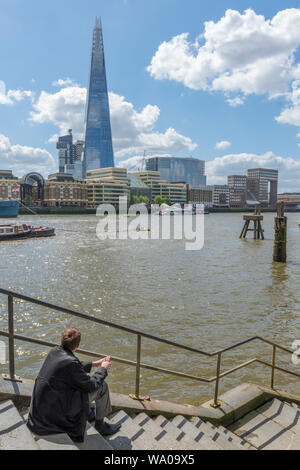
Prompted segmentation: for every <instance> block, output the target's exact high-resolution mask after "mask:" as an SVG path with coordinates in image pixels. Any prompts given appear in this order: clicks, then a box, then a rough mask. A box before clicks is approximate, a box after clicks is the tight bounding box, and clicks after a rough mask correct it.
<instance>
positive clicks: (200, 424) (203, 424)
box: [191, 417, 253, 450]
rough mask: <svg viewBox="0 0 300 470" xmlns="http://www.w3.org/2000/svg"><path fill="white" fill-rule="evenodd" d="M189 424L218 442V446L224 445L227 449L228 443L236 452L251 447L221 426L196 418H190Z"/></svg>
mask: <svg viewBox="0 0 300 470" xmlns="http://www.w3.org/2000/svg"><path fill="white" fill-rule="evenodd" d="M191 422H192V424H194V425H195V426H196V428H197V429H201V430H202V431H204V430H206V432H207V434H208V435H209V436H211V437H212V438H213V439H214V440H215V441H217V442H219V443H220V445H222V443H224V445H225V446H227V447H228V442H229V445H231V444H233V446H234V448H235V450H237V449H236V447H238V450H247V449H250V448H251V447H253V446H251V444H249V442H247V441H245V440H243V439H241V438H240V437H238V436H236V435H235V434H234V433H233V432H231V431H229V430H228V429H227V428H224V427H223V426H215V425H214V424H212V423H210V422H209V421H203V420H202V419H200V418H197V417H194V418H192V419H191ZM224 438H225V441H224ZM233 450H234V449H233Z"/></svg>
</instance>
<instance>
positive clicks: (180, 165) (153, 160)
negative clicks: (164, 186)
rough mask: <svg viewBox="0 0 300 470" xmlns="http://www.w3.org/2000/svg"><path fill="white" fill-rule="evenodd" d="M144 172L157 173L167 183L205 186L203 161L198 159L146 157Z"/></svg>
mask: <svg viewBox="0 0 300 470" xmlns="http://www.w3.org/2000/svg"><path fill="white" fill-rule="evenodd" d="M146 170H147V171H159V173H160V177H161V178H162V179H163V180H165V181H167V182H168V183H182V182H184V183H186V184H190V185H205V184H206V176H205V161H204V160H199V159H198V158H178V157H148V158H147V159H146Z"/></svg>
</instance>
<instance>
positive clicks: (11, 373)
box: [7, 295, 15, 380]
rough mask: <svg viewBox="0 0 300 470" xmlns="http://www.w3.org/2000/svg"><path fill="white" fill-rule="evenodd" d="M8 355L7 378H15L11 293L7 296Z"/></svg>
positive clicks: (12, 301) (12, 300) (12, 302)
mask: <svg viewBox="0 0 300 470" xmlns="http://www.w3.org/2000/svg"><path fill="white" fill-rule="evenodd" d="M7 300H8V302H7V306H8V333H9V338H8V357H9V378H10V380H14V378H15V344H14V342H15V341H14V332H15V331H14V299H13V296H12V295H9V296H8V299H7Z"/></svg>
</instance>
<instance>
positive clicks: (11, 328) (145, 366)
mask: <svg viewBox="0 0 300 470" xmlns="http://www.w3.org/2000/svg"><path fill="white" fill-rule="evenodd" d="M0 294H3V295H6V296H7V299H8V332H7V331H3V330H0V336H4V337H7V338H8V345H9V375H7V376H6V378H8V379H9V380H18V378H17V376H16V375H15V356H14V340H15V339H16V340H20V341H25V342H29V343H33V344H39V345H42V346H48V347H53V346H57V344H56V343H52V342H48V341H43V340H39V339H35V338H31V337H27V336H24V335H19V334H16V333H15V329H14V298H16V299H21V300H23V301H25V302H29V303H32V304H36V305H41V306H43V307H46V308H49V309H51V310H55V311H58V312H62V313H66V314H69V315H72V316H75V317H79V318H82V319H84V320H88V321H91V322H93V323H98V324H101V325H105V326H109V327H112V328H116V329H118V330H121V331H125V332H127V333H131V334H134V335H136V337H137V355H136V361H132V360H129V359H125V358H121V357H117V356H112V359H113V360H114V361H116V362H120V363H123V364H127V365H131V366H135V368H136V378H135V395H133V397H135V398H137V399H141V397H140V369H141V368H143V369H148V370H152V371H156V372H161V373H164V374H169V375H173V376H177V377H181V378H184V379H190V380H195V381H198V382H204V383H212V382H216V385H215V393H214V399H213V403H212V406H214V407H217V406H219V403H218V394H219V383H220V379H221V378H223V377H226V376H227V375H230V374H232V373H233V372H235V371H237V370H239V369H242V368H244V367H249V366H250V365H252V364H254V363H256V362H257V363H260V364H262V365H264V366H266V367H270V368H271V369H272V372H271V388H272V389H273V388H274V375H275V370H278V371H280V372H284V373H287V374H290V375H293V376H295V377H299V378H300V374H297V373H296V372H293V371H290V370H288V369H284V368H282V367H278V366H276V350H277V349H280V350H281V351H284V352H287V353H289V354H292V353H293V351H291V350H289V349H288V348H285V347H283V346H281V345H279V344H277V343H275V342H273V341H270V340H268V339H266V338H263V337H260V336H252V337H251V338H247V339H245V340H243V341H239V342H238V343H234V344H232V345H230V346H228V347H225V348H223V349H220V350H218V351H215V352H212V353H210V352H207V351H202V350H200V349H196V348H192V347H190V346H186V345H184V344H180V343H177V342H174V341H170V340H167V339H165V338H161V337H159V336H155V335H151V334H149V333H144V332H142V331H139V330H136V329H132V328H128V327H126V326H122V325H118V324H116V323H112V322H108V321H106V320H101V319H99V318H96V317H93V316H91V315H87V314H85V313H81V312H77V311H76V310H72V309H68V308H65V307H60V306H58V305H54V304H52V303H49V302H45V301H43V300H39V299H36V298H33V297H29V296H26V295H23V294H19V293H17V292H13V291H11V290H7V289H2V288H0ZM142 338H147V339H151V340H153V341H157V342H160V343H163V344H168V345H170V346H174V347H176V348H179V349H184V350H186V351H190V352H193V353H196V354H200V355H203V356H206V357H214V356H217V365H216V375H215V376H214V377H210V378H207V377H198V376H195V375H190V374H185V373H182V372H179V371H177V370H176V371H174V370H169V369H165V368H162V367H156V366H152V365H149V364H144V363H142V362H141V346H142ZM252 341H261V342H263V343H266V344H269V345H271V346H272V363H271V364H270V363H268V362H265V361H263V360H261V359H259V358H256V357H255V358H252V359H250V360H248V361H246V362H244V363H242V364H239V365H237V366H235V367H233V368H231V369H229V370H226V371H223V372H221V361H222V354H223V353H225V352H228V351H231V350H232V349H235V348H237V347H240V346H243V345H245V344H247V343H250V342H252ZM78 352H79V353H81V354H83V355H87V356H94V357H105V356H106V354H101V353H99V352H94V351H87V350H84V349H78Z"/></svg>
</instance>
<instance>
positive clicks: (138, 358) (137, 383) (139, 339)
mask: <svg viewBox="0 0 300 470" xmlns="http://www.w3.org/2000/svg"><path fill="white" fill-rule="evenodd" d="M141 346H142V337H141V335H137V348H136V373H135V396H136V398H137V400H138V399H139V397H140V370H141Z"/></svg>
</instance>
